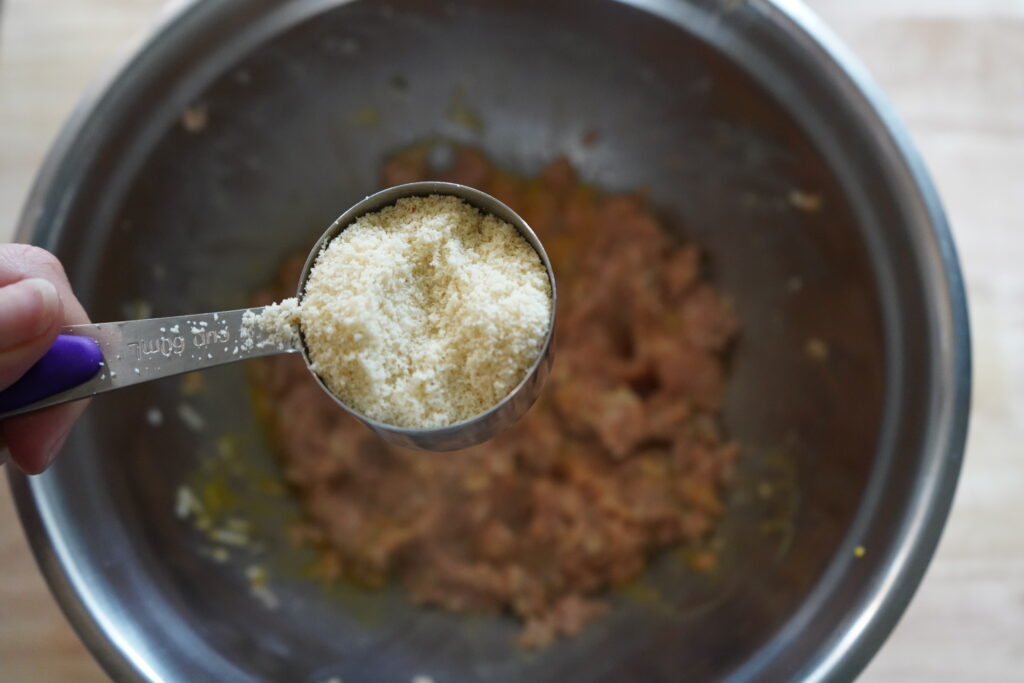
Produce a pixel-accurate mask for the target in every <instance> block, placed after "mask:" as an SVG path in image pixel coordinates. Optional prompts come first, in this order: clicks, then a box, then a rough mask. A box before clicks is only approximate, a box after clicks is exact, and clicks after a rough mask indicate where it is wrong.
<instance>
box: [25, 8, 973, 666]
mask: <svg viewBox="0 0 1024 683" xmlns="http://www.w3.org/2000/svg"><path fill="white" fill-rule="evenodd" d="M615 1H616V2H619V3H621V4H625V5H629V6H633V7H635V8H637V9H639V10H642V11H646V12H651V13H652V14H654V15H656V16H662V15H661V14H660V13H659V11H658V10H659V9H664V5H665V4H666V3H667V2H668V3H674V2H679V1H680V0H615ZM203 4H204V3H202V1H201V0H183V1H181V2H178V3H177V5H176V6H173V7H171V8H170V9H168V10H164V12H163V13H162V14H161V15H158V18H157V20H156V21H155V22H154V24H153V25H152V26H151V28H150V30H149V31H148V32H146V33H144V35H142V36H140V37H139V38H138V39H137V40H136V42H135V45H134V47H132V48H131V49H130V50H129V51H128V53H127V54H126V55H125V57H123V58H122V60H121V61H120V62H119V63H117V64H115V65H114V66H113V67H112V68H109V69H108V70H107V72H106V73H105V75H104V76H102V77H101V78H100V79H98V80H97V82H96V83H95V84H94V85H93V86H92V87H91V88H89V89H88V90H87V91H86V93H85V94H84V95H83V97H82V98H81V99H80V101H79V102H78V104H77V105H76V106H75V108H74V109H73V110H72V113H71V114H70V116H69V118H68V119H67V121H66V122H65V123H64V125H63V126H62V128H61V130H60V132H59V134H58V136H57V137H56V139H55V141H54V142H53V144H52V145H51V147H50V149H49V151H48V153H47V155H46V158H45V160H44V162H43V164H42V166H41V168H40V170H39V172H38V173H37V175H36V177H35V180H34V181H33V184H32V188H31V190H30V192H29V195H28V198H27V200H26V202H25V205H24V208H23V210H22V213H21V215H20V218H19V221H18V226H17V230H16V235H17V237H18V238H19V239H20V240H22V241H29V240H32V241H33V242H34V243H36V244H39V245H40V246H43V247H44V248H52V247H53V242H54V240H55V236H54V235H53V234H45V233H44V234H39V233H38V232H36V231H35V227H36V225H37V223H38V222H39V220H40V218H41V217H42V216H43V213H44V200H45V199H46V198H47V195H48V194H49V193H50V192H51V190H52V189H53V187H54V185H55V182H56V181H57V180H58V177H59V176H60V175H62V174H67V173H69V172H72V173H73V171H74V164H71V163H69V160H70V159H72V158H73V156H74V155H73V154H72V152H73V151H75V150H76V148H77V147H80V146H81V145H83V144H84V145H86V146H87V148H88V146H89V145H90V143H89V142H88V141H84V142H83V133H85V132H87V131H88V130H89V128H90V125H91V123H92V122H94V121H96V120H98V119H102V117H103V116H104V115H105V112H106V109H107V107H108V105H109V103H108V100H109V99H110V96H111V94H112V92H114V91H115V90H116V89H117V88H118V86H119V84H121V83H122V82H123V81H124V80H125V79H126V78H128V77H129V76H130V74H131V73H132V71H133V69H134V68H136V67H137V66H138V63H139V62H140V61H142V59H143V58H144V57H145V56H146V55H147V54H148V53H150V52H151V51H153V50H154V48H155V46H157V45H162V44H165V43H168V42H173V41H174V40H175V38H174V36H175V33H176V31H183V30H188V29H189V21H190V20H191V19H193V17H194V15H195V14H197V12H198V9H199V8H200V6H201V5H203ZM312 4H313V5H316V6H317V7H320V6H322V5H326V4H334V3H325V2H313V3H312ZM748 4H749V5H751V6H754V7H755V8H756V9H757V11H759V12H761V13H762V14H765V15H770V17H771V18H772V20H774V21H775V22H776V23H777V24H778V26H779V27H781V28H782V29H783V30H785V31H786V32H787V33H789V34H790V36H791V37H792V38H794V39H795V40H796V41H797V42H798V43H800V45H801V49H803V50H804V51H808V52H810V53H811V54H813V55H814V56H816V57H818V58H819V59H820V60H821V65H820V66H821V68H823V69H825V70H827V71H828V72H829V74H830V75H831V76H832V78H833V84H834V85H835V86H836V87H838V88H840V89H841V91H842V93H843V95H844V96H845V97H846V98H848V99H849V100H850V103H851V104H855V105H857V107H858V110H859V114H858V115H859V117H861V118H864V117H868V118H870V119H872V120H870V121H867V123H870V124H872V126H873V129H874V132H876V133H877V134H878V135H879V136H880V144H882V145H884V146H887V147H889V148H890V150H891V152H892V153H893V160H894V161H896V162H897V163H898V166H899V167H898V168H897V169H896V172H897V174H899V175H900V176H902V177H903V180H904V181H905V182H907V183H908V184H909V186H910V187H912V188H913V190H914V191H915V192H916V193H917V199H918V200H919V203H920V210H921V211H922V212H923V213H924V214H925V216H926V220H925V223H926V224H927V227H928V228H929V229H930V230H926V231H924V232H925V234H922V235H918V238H919V239H923V240H924V241H925V242H926V243H927V245H928V246H929V247H930V254H931V256H932V259H931V261H930V262H928V263H923V264H922V265H923V267H924V270H925V273H924V277H925V279H926V280H927V284H928V285H930V288H929V291H928V303H929V304H930V305H932V306H933V307H935V308H936V309H937V310H935V311H933V313H934V314H935V316H937V323H938V325H939V326H940V328H941V330H942V331H943V332H945V335H944V340H945V342H946V343H942V344H937V345H936V350H935V353H936V355H937V357H938V359H937V361H936V363H934V364H933V365H935V366H937V368H938V370H939V375H940V376H939V377H937V378H936V381H937V382H939V385H940V386H941V387H942V388H943V389H944V390H943V391H940V392H935V395H934V396H932V400H931V403H930V405H929V406H928V411H927V412H928V418H927V420H926V423H927V424H928V425H930V426H931V427H932V428H933V429H932V431H931V433H930V434H929V435H928V438H927V439H926V441H925V445H924V446H923V447H922V449H921V450H922V456H921V467H920V473H921V479H922V484H921V486H920V487H919V488H918V490H917V491H916V493H915V495H914V496H913V499H912V500H911V501H910V502H908V504H907V508H906V511H905V513H904V519H903V520H901V521H902V522H903V524H902V525H901V528H900V529H899V531H898V533H897V534H896V538H895V540H894V541H893V543H891V544H890V548H891V549H892V550H891V551H890V552H889V553H888V556H887V557H885V558H884V559H883V560H882V561H881V562H880V564H879V568H878V569H877V570H876V572H875V576H874V577H873V578H874V580H873V581H872V582H871V583H870V585H868V586H867V587H866V588H865V589H864V590H862V591H861V592H860V593H858V594H857V595H856V597H855V599H854V600H853V601H852V603H851V605H850V606H849V608H848V609H847V611H846V613H847V618H846V619H845V620H841V622H842V623H837V624H835V629H834V632H833V633H832V634H829V637H828V638H827V639H826V640H823V641H822V642H821V644H820V645H818V646H817V647H816V648H815V649H814V650H813V652H812V654H811V656H810V657H809V658H808V659H807V661H806V662H804V663H803V665H802V666H799V667H797V668H796V670H797V672H798V673H797V674H796V675H795V676H794V678H796V679H799V680H815V681H817V680H831V679H840V680H852V679H853V678H855V677H856V676H857V674H858V673H860V672H861V671H862V670H863V668H864V667H865V666H866V665H867V663H868V662H869V661H870V660H871V658H872V657H873V656H874V654H875V653H876V652H877V651H878V649H879V648H880V647H881V646H882V644H883V643H884V642H885V640H886V639H887V638H888V636H889V634H890V633H891V631H892V630H893V628H894V627H895V625H896V623H897V622H898V621H899V619H900V617H901V616H902V614H903V613H904V611H905V609H906V607H907V605H908V604H909V602H910V600H911V598H912V597H913V595H914V593H915V592H916V590H917V588H918V586H919V585H920V582H921V580H922V578H923V576H924V573H925V571H926V569H927V567H928V564H929V563H930V561H931V558H932V556H933V554H934V551H935V548H936V546H937V545H938V542H939V539H940V537H941V535H942V531H943V528H944V526H945V523H946V520H947V517H948V514H949V511H950V508H951V506H952V502H953V498H954V494H955V490H956V485H957V480H958V476H959V472H960V469H961V465H962V460H963V455H964V446H965V443H966V438H967V428H968V418H969V412H970V399H971V335H970V328H969V318H968V310H967V297H966V291H965V287H964V282H963V277H962V273H961V270H960V267H959V262H958V259H957V252H956V247H955V245H954V241H953V237H952V234H951V231H950V228H949V224H948V222H947V219H946V215H945V212H944V210H943V207H942V203H941V201H940V199H939V196H938V192H937V190H936V188H935V186H934V184H933V183H932V181H931V178H930V176H929V174H928V171H927V170H926V168H925V165H924V163H923V161H922V159H921V157H920V155H919V153H918V152H917V150H916V148H915V147H914V144H913V142H912V141H911V138H910V136H909V134H908V132H907V130H906V129H905V128H904V126H903V124H902V123H901V122H900V121H899V119H898V117H897V116H896V114H895V112H894V110H893V108H892V106H891V105H890V104H889V102H888V100H887V99H886V98H885V96H884V95H883V94H882V92H881V90H880V88H879V87H878V86H877V84H876V83H875V82H874V80H873V79H872V78H871V76H870V75H869V74H868V72H867V70H866V69H865V67H864V66H863V65H862V64H861V63H860V62H859V60H858V59H857V58H856V57H854V55H853V54H852V53H851V52H850V50H849V49H848V48H847V47H846V46H845V45H844V44H843V43H842V42H841V41H840V40H839V38H838V37H837V36H836V35H835V34H834V33H833V32H832V30H831V29H829V28H828V27H827V26H826V25H825V24H824V23H823V22H822V20H821V19H819V18H818V17H817V15H816V14H814V12H813V11H812V10H811V9H810V8H809V7H808V6H807V5H805V4H804V3H803V2H802V0H749V3H748ZM662 18H664V16H662ZM47 209H48V210H49V211H52V212H54V213H53V214H52V219H53V222H54V223H57V222H60V218H61V216H62V214H63V213H65V212H66V211H67V210H68V207H67V205H66V204H63V203H58V205H57V206H56V207H47ZM33 233H35V234H33ZM884 474H885V472H884V468H879V466H878V465H877V464H876V465H875V466H874V467H873V468H872V471H871V473H870V475H869V479H868V482H867V485H866V489H865V496H867V495H869V494H870V493H871V492H872V491H873V490H874V491H877V490H878V488H879V487H880V486H881V483H882V481H881V480H882V478H883V475H884ZM42 477H44V478H45V475H42ZM8 481H9V485H10V488H11V491H12V494H13V497H14V500H15V504H16V507H17V510H18V514H19V517H20V519H21V523H22V526H23V529H24V531H25V534H26V537H27V539H28V541H29V544H30V547H31V548H32V552H33V555H34V556H35V559H36V562H37V564H38V565H39V568H40V570H41V572H42V573H43V575H44V577H45V579H46V581H47V584H48V585H49V587H50V590H51V592H52V593H53V595H54V597H55V598H56V600H57V603H58V604H59V605H60V607H61V609H62V611H63V612H64V614H65V616H66V618H67V619H68V621H69V622H70V623H71V625H72V626H73V628H74V629H75V631H76V632H77V634H78V635H79V637H80V638H81V640H82V641H83V642H84V644H85V645H86V646H87V647H88V649H89V650H90V651H91V653H92V654H93V656H94V657H95V658H96V659H97V660H98V662H99V663H100V664H101V665H102V666H103V668H104V669H105V670H106V672H107V673H108V674H109V675H110V676H111V677H113V678H114V679H116V680H154V681H155V680H160V677H159V675H158V674H157V672H156V671H154V670H153V669H152V668H151V667H150V666H149V665H148V663H147V662H146V661H145V659H144V658H143V657H142V656H141V655H140V654H139V653H136V652H135V651H134V650H133V649H132V648H131V646H130V645H129V644H128V643H127V642H126V641H124V640H123V639H122V638H120V637H119V636H118V634H117V629H116V627H114V626H112V624H111V623H110V622H109V621H108V619H107V618H106V616H105V615H103V614H101V613H99V611H97V610H95V609H93V608H94V607H95V605H94V603H93V601H92V600H91V599H90V595H89V591H88V590H85V587H84V586H83V582H82V578H81V576H79V575H78V573H77V572H76V571H75V569H74V566H73V563H71V562H70V561H69V560H70V558H69V553H68V550H67V548H66V545H65V543H64V540H63V538H62V536H61V532H60V529H59V528H57V526H56V525H55V524H54V520H53V509H52V502H51V501H48V500H47V499H46V497H45V496H44V495H41V494H40V493H39V490H40V489H39V487H40V483H41V481H43V479H41V478H37V477H27V476H25V475H22V474H21V473H19V472H16V471H14V468H8ZM872 512H873V510H865V509H864V506H863V505H862V506H861V509H859V510H858V511H857V513H856V516H855V517H854V520H853V523H852V525H851V527H856V526H857V525H858V524H859V523H866V520H865V519H864V518H865V516H866V515H868V514H869V513H872ZM855 544H856V539H855V538H854V536H853V534H851V533H847V537H846V538H845V539H844V541H843V543H842V544H841V545H840V550H839V553H842V552H843V551H844V549H845V550H850V551H851V553H852V550H853V548H854V547H855ZM839 553H837V556H836V557H835V558H833V560H832V561H830V564H829V566H828V567H827V569H826V571H825V574H824V576H823V577H821V578H819V580H818V581H817V583H816V584H815V586H814V588H812V592H811V594H812V595H813V594H814V593H817V592H819V589H822V588H824V587H826V586H825V585H824V584H828V583H829V580H828V577H829V575H831V576H832V577H833V580H835V579H838V578H839V576H838V575H839V574H840V573H841V569H842V568H841V567H840V564H839V563H840V561H841V558H840V555H839ZM846 559H847V558H842V560H843V561H846ZM801 611H803V610H801ZM798 616H799V615H798ZM798 616H797V617H790V618H788V619H787V621H786V623H784V624H783V626H782V628H781V629H780V630H779V632H778V633H776V634H775V635H774V636H773V637H772V638H771V639H770V641H769V643H768V644H767V645H765V646H764V647H762V648H761V649H760V650H758V651H756V652H755V653H754V656H753V658H752V659H751V660H750V661H748V662H747V663H746V664H745V665H743V666H741V667H740V668H739V669H738V670H736V671H734V672H733V673H731V674H730V675H729V676H728V678H729V680H748V679H752V678H755V677H757V668H756V667H757V665H758V660H762V663H763V660H764V659H765V658H769V657H771V656H772V655H773V652H772V651H773V649H774V648H773V647H772V645H773V644H775V643H777V641H779V640H780V639H785V638H786V636H787V632H789V634H790V637H792V635H793V634H794V633H797V632H799V624H796V623H794V622H795V621H799V618H798ZM808 618H810V617H808ZM762 675H763V673H762Z"/></svg>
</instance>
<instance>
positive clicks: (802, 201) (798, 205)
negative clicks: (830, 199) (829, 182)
mask: <svg viewBox="0 0 1024 683" xmlns="http://www.w3.org/2000/svg"><path fill="white" fill-rule="evenodd" d="M787 198H788V199H789V203H790V204H791V205H792V206H793V208H795V209H797V210H798V211H803V212H804V213H814V212H816V211H820V210H821V205H822V204H823V203H824V201H823V200H822V198H821V195H820V194H815V193H813V192H804V191H802V190H798V189H796V188H794V189H792V190H790V191H789V195H787Z"/></svg>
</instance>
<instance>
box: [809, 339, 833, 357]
mask: <svg viewBox="0 0 1024 683" xmlns="http://www.w3.org/2000/svg"><path fill="white" fill-rule="evenodd" d="M804 352H805V353H806V354H807V356H808V357H809V358H810V359H811V360H815V361H818V362H823V361H826V360H828V354H829V348H828V344H827V343H826V342H825V341H824V340H822V339H820V338H818V337H811V338H810V339H808V340H807V343H806V344H805V345H804Z"/></svg>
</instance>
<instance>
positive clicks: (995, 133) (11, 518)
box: [0, 0, 1024, 683]
mask: <svg viewBox="0 0 1024 683" xmlns="http://www.w3.org/2000/svg"><path fill="white" fill-rule="evenodd" d="M163 4H164V3H161V2H159V1H158V0H133V1H132V2H125V0H50V1H48V2H39V1H38V0H8V1H7V2H6V3H4V4H3V8H2V14H0V238H4V239H9V235H10V231H11V230H12V229H13V226H14V223H15V220H16V217H17V214H18V212H19V210H20V207H21V204H22V202H23V200H24V197H25V194H26V192H27V190H28V187H29V183H30V181H31V179H32V176H33V174H34V173H35V170H36V169H37V168H38V165H39V163H40V161H41V159H42V156H43V154H44V153H45V151H46V148H47V147H48V145H49V144H50V142H51V141H52V139H53V137H54V135H55V134H56V131H57V129H58V127H59V126H60V124H61V122H62V121H63V120H64V118H65V116H66V115H67V113H68V112H69V111H70V109H71V107H72V106H73V104H74V102H75V101H76V100H77V99H78V97H79V96H80V94H81V93H82V91H83V90H84V89H85V88H86V87H87V86H88V85H89V84H90V83H91V82H92V81H94V80H95V79H96V78H97V77H98V76H100V75H102V74H103V73H105V71H106V70H107V69H108V68H109V65H110V63H111V60H112V59H114V58H116V57H117V56H118V55H120V54H123V53H124V51H125V50H126V49H128V47H129V46H130V45H131V44H133V42H134V41H135V40H137V39H138V38H139V37H140V36H141V35H142V33H143V31H144V30H145V29H146V27H148V26H149V25H151V24H152V22H153V21H154V19H155V17H156V15H157V14H158V12H159V10H160V9H161V7H162V5H163ZM808 4H810V5H811V6H812V8H813V9H815V10H816V11H817V12H818V13H819V14H820V15H821V16H822V17H823V18H824V20H825V21H826V23H828V24H829V25H831V26H832V28H833V29H834V30H835V31H836V32H837V33H838V34H839V35H840V37H841V38H842V39H843V40H845V41H846V42H847V44H848V45H849V46H850V47H851V48H852V49H853V51H854V52H855V53H856V54H857V55H858V56H859V57H860V58H861V60H862V61H863V62H865V63H866V65H867V66H868V68H869V69H870V70H871V72H872V73H873V74H874V75H875V78H876V79H877V80H878V81H879V82H880V84H881V85H882V88H883V89H884V90H885V91H886V93H887V94H888V96H889V97H890V99H891V101H892V102H893V104H894V105H895V108H896V110H897V112H898V113H899V114H900V116H902V118H903V120H904V122H905V123H906V124H907V125H908V127H909V128H910V131H911V134H912V135H913V137H914V139H915V141H916V143H917V145H918V146H919V149H920V150H921V152H922V153H923V155H924V157H925V160H926V162H927V164H928V166H929V169H930V170H931V172H932V174H933V176H934V178H935V180H936V182H937V184H938V186H939V190H940V192H941V194H942V197H943V200H944V202H945V204H946V208H947V210H948V212H949V217H950V221H951V223H952V226H953V231H954V233H955V236H956V240H957V245H958V247H959V250H960V256H961V259H962V263H963V267H964V273H965V276H966V280H967V286H968V293H969V297H970V306H971V324H972V328H973V329H972V332H973V336H974V376H975V383H974V401H973V414H972V419H971V430H970V437H969V441H968V448H967V458H966V464H965V467H964V471H963V476H962V478H961V481H960V488H959V490H958V492H957V497H956V502H955V504H954V507H953V513H952V516H951V517H950V521H949V524H948V526H947V528H946V533H945V535H944V537H943V540H942V543H941V545H940V547H939V551H938V554H937V556H936V558H935V560H934V562H933V563H932V565H931V568H930V569H929V571H928V574H927V576H926V577H925V580H924V583H923V584H922V586H921V588H920V590H919V591H918V593H917V596H916V597H915V598H914V601H913V602H912V603H911V606H910V608H909V609H908V611H907V613H906V615H905V616H904V618H903V620H902V621H901V622H900V624H899V626H898V627H897V628H896V631H895V632H894V633H893V635H892V637H891V638H890V639H889V641H888V642H887V643H886V645H885V646H884V647H883V648H882V651H881V652H880V653H879V655H878V656H877V657H876V658H875V660H874V661H873V662H872V663H871V664H870V665H869V666H868V669H867V671H866V672H865V674H864V676H863V677H862V679H861V680H864V681H869V682H886V683H888V682H892V683H913V682H915V681H928V682H930V683H931V682H942V681H972V682H973V681H990V682H991V681H1020V680H1024V671H1022V670H1024V535H1022V534H1021V532H1020V527H1019V526H1018V524H1019V523H1020V522H1021V521H1022V520H1024V462H1022V458H1021V456H1022V455H1024V446H1022V444H1024V266H1022V264H1021V261H1022V260H1024V227H1022V225H1021V224H1020V220H1021V219H1020V216H1022V215H1024V200H1022V196H1024V75H1022V71H1021V69H1022V66H1024V1H1022V0H857V1H856V2H854V1H852V0H811V1H810V2H809V3H808ZM68 680H73V681H76V682H78V683H85V682H87V681H98V680H104V676H103V674H102V672H101V671H100V669H99V667H98V666H97V665H96V664H95V663H94V662H93V661H92V659H91V657H90V656H89V655H88V653H87V652H86V650H85V648H84V647H83V646H82V645H81V643H79V641H78V639H77V638H76V636H75V635H74V633H73V632H72V631H71V629H70V627H69V626H68V625H67V623H66V622H65V620H64V618H63V616H62V615H61V613H60V610H59V609H58V608H57V606H56V604H55V603H54V601H53V599H52V597H51V596H50V594H49V591H48V590H47V588H46V586H45V584H44V582H43V580H42V578H41V576H40V574H39V572H38V570H37V568H36V565H35V562H34V561H33V560H32V558H31V556H30V553H29V550H28V546H27V545H26V543H25V539H24V537H23V535H22V532H21V528H20V526H19V525H18V522H17V519H16V516H15V513H14V509H13V504H12V502H11V500H10V494H9V492H8V490H7V487H6V485H0V681H2V682H4V683H22V682H28V681H32V682H34V683H38V682H45V681H68Z"/></svg>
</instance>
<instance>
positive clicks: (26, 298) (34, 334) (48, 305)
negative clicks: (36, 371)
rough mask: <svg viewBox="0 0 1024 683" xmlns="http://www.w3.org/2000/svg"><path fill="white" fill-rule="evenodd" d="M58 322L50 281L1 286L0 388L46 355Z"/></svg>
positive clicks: (58, 308) (57, 301)
mask: <svg viewBox="0 0 1024 683" xmlns="http://www.w3.org/2000/svg"><path fill="white" fill-rule="evenodd" d="M61 320H63V307H62V306H61V301H60V296H59V295H58V294H57V288H56V287H54V286H53V284H52V283H51V282H50V281H49V280H45V279H43V278H38V277H33V278H27V279H25V280H19V281H18V282H14V283H12V284H9V285H6V286H4V287H0V389H3V388H6V387H8V386H10V385H11V384H13V383H14V382H15V381H16V380H17V379H18V378H19V377H21V376H22V375H23V374H25V371H26V370H28V369H29V368H30V367H32V365H33V364H34V363H35V362H36V361H37V360H39V359H40V358H41V357H42V355H43V354H44V353H46V351H47V349H49V348H50V346H51V345H52V344H53V342H54V339H56V337H57V332H58V330H59V329H60V321H61Z"/></svg>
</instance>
